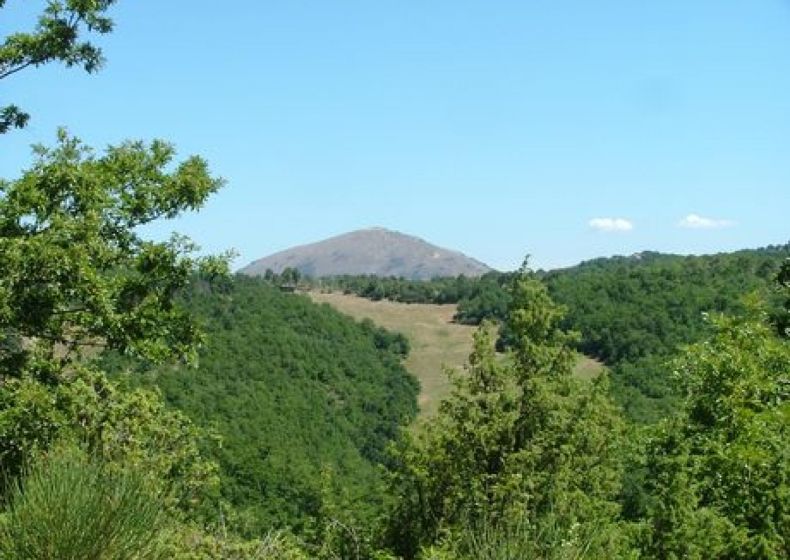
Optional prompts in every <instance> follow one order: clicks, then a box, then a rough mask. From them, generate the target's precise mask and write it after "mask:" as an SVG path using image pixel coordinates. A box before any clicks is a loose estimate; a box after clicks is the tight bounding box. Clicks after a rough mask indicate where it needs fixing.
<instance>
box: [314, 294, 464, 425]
mask: <svg viewBox="0 0 790 560" xmlns="http://www.w3.org/2000/svg"><path fill="white" fill-rule="evenodd" d="M310 295H311V297H312V298H313V300H314V301H317V302H321V303H328V304H329V305H331V306H332V307H334V308H335V309H337V310H338V311H340V312H342V313H345V314H347V315H350V316H352V317H354V318H355V319H365V318H368V319H371V320H372V321H373V322H374V323H376V324H377V325H380V326H382V327H384V328H386V329H389V330H392V331H397V332H400V333H403V334H404V335H406V337H407V338H408V339H409V342H410V343H411V352H410V353H409V357H408V358H407V359H406V363H405V366H406V369H408V370H409V371H410V372H411V373H412V374H413V375H414V376H415V377H417V379H419V380H420V385H421V387H422V389H421V391H420V397H419V404H420V411H421V412H422V413H423V414H432V413H433V412H435V411H436V409H437V407H438V406H439V401H441V399H442V397H444V396H445V395H446V394H447V393H448V391H449V389H450V383H449V382H448V380H447V376H446V375H445V373H444V367H445V366H448V367H453V368H458V369H461V368H462V367H463V366H464V364H465V363H466V360H467V358H468V357H469V352H470V351H471V350H472V335H473V334H474V332H475V327H471V326H468V325H458V324H456V323H453V322H452V320H453V315H455V305H431V304H422V303H395V302H392V301H371V300H369V299H364V298H360V297H356V296H351V295H343V294H338V293H332V294H319V293H312V294H310Z"/></svg>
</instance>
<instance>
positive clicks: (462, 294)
mask: <svg viewBox="0 0 790 560" xmlns="http://www.w3.org/2000/svg"><path fill="white" fill-rule="evenodd" d="M788 256H790V245H782V246H771V247H766V248H764V249H757V250H749V251H738V252H735V253H729V254H721V255H709V256H691V257H681V256H677V255H663V254H660V253H650V252H646V253H640V254H639V255H634V256H632V257H612V258H605V259H596V260H592V261H588V262H585V263H582V264H580V265H578V266H575V267H572V268H567V269H561V270H557V271H552V272H548V273H546V272H539V273H538V276H539V277H540V278H541V280H542V281H543V282H544V283H545V284H546V285H547V286H548V288H549V291H550V293H551V295H552V297H553V298H554V299H555V300H556V301H558V302H559V303H562V304H564V305H565V306H566V307H567V308H568V313H567V316H566V318H565V320H564V322H563V326H564V327H565V328H567V329H575V330H577V331H579V332H580V333H581V338H580V339H579V341H578V343H577V344H576V348H577V349H578V350H579V351H580V352H582V353H584V354H585V355H587V356H590V357H593V358H596V359H598V360H600V361H602V362H603V363H604V364H606V365H607V366H609V367H610V368H611V369H612V384H611V387H612V393H613V396H614V397H615V399H616V400H617V402H618V404H620V405H621V406H622V407H623V408H624V409H625V411H626V414H627V416H628V417H629V418H630V419H632V420H636V421H639V422H648V423H650V422H655V421H657V420H658V419H660V418H662V417H664V416H666V415H668V414H670V413H671V412H672V411H673V410H675V408H676V407H677V405H678V399H677V395H676V394H674V391H673V386H672V383H671V382H670V381H669V379H668V376H667V374H666V371H667V368H666V367H665V363H666V361H667V360H669V358H670V357H671V356H673V355H674V354H675V353H676V352H677V351H678V350H679V349H680V348H681V347H682V346H683V345H685V344H689V343H693V342H696V341H698V340H700V339H702V338H703V337H704V336H706V335H707V334H709V333H710V329H709V326H708V323H706V321H705V314H707V313H733V314H738V313H742V312H743V311H744V309H745V308H744V303H743V298H744V297H746V296H748V295H749V294H751V293H753V292H759V293H760V294H761V296H762V297H765V298H766V299H768V300H769V301H771V302H772V303H771V305H772V308H777V309H778V308H779V307H780V305H779V304H778V303H777V296H776V295H775V294H774V293H773V284H774V279H775V278H776V275H777V273H778V271H779V268H780V266H781V265H782V261H783V260H784V259H786V258H787V257H788ZM512 279H513V274H512V273H489V274H486V275H484V276H483V277H481V278H479V279H475V278H464V277H459V278H455V279H452V278H437V279H435V280H431V281H429V282H414V281H409V280H405V279H397V278H383V279H377V278H374V277H367V276H362V277H338V278H329V279H320V280H303V282H304V283H305V285H307V286H311V287H313V288H314V289H323V290H340V291H343V292H346V293H353V294H356V295H359V296H362V297H366V298H370V299H374V300H375V299H382V298H383V299H390V300H392V301H402V302H407V303H414V302H420V303H457V304H458V307H457V312H456V314H455V320H456V321H457V322H459V323H463V324H479V323H480V322H481V321H483V320H485V319H494V320H496V321H498V322H499V323H500V324H501V323H504V321H505V318H506V314H507V309H508V305H509V303H510V294H509V293H508V290H507V286H508V285H509V284H510V282H512ZM788 313H790V312H788V311H787V310H785V311H784V315H781V313H780V312H779V311H775V312H774V315H775V321H776V322H777V325H780V321H782V320H784V321H786V319H782V316H783V317H786V316H787V314H788ZM779 328H782V327H781V326H779ZM510 338H511V335H510V333H509V332H508V331H507V329H506V328H505V329H503V330H502V332H501V337H500V339H499V341H498V348H499V349H500V350H501V349H504V348H505V347H506V346H507V345H508V344H509V343H510Z"/></svg>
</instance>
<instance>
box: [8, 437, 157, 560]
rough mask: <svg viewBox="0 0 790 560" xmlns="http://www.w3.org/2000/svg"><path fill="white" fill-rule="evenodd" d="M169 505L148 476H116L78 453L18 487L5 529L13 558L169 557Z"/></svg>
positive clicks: (44, 461) (58, 454)
mask: <svg viewBox="0 0 790 560" xmlns="http://www.w3.org/2000/svg"><path fill="white" fill-rule="evenodd" d="M163 505H164V504H163V503H162V501H161V500H160V499H159V496H157V495H156V494H155V493H154V492H152V491H151V490H150V488H149V485H148V484H147V482H146V480H145V477H144V476H143V475H142V474H140V473H137V472H135V471H132V470H123V471H112V470H110V469H108V468H106V466H105V465H103V464H101V463H98V462H95V461H92V460H90V459H89V458H88V457H87V456H85V455H84V454H83V453H82V452H81V451H79V450H77V449H75V448H64V449H55V450H54V451H53V453H51V454H50V455H49V456H47V457H42V458H41V460H40V461H38V462H37V463H36V464H35V465H34V466H33V467H32V469H31V470H30V471H29V472H27V473H26V474H25V477H24V483H23V484H22V483H18V484H16V485H15V487H14V489H13V491H12V492H11V495H10V505H9V511H8V518H7V519H6V520H5V521H4V522H3V524H2V525H0V555H1V556H2V557H3V558H6V559H8V560H27V559H29V558H41V559H51V560H84V559H85V558H117V559H118V560H136V559H139V560H143V559H154V558H164V556H163V554H162V553H161V550H160V548H159V546H158V543H157V539H158V537H159V532H160V530H161V518H162V508H163Z"/></svg>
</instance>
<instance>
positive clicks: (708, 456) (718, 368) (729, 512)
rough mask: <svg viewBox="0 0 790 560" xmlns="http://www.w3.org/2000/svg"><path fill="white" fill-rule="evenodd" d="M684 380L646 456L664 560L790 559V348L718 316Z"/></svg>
mask: <svg viewBox="0 0 790 560" xmlns="http://www.w3.org/2000/svg"><path fill="white" fill-rule="evenodd" d="M713 325H714V328H715V335H714V336H713V337H712V338H711V339H710V340H708V341H705V342H702V343H699V344H696V345H693V346H691V347H689V348H688V350H687V351H686V352H685V354H684V356H683V357H682V358H680V359H679V360H678V361H677V364H676V372H677V376H678V378H679V381H680V383H681V386H682V388H683V392H684V394H685V395H686V397H685V400H684V403H683V408H682V412H681V414H680V415H679V416H678V417H677V418H675V419H672V420H670V421H667V422H665V423H664V424H663V425H662V426H661V428H660V429H659V430H658V432H657V434H656V435H655V437H654V438H653V440H652V442H651V444H650V446H649V453H648V460H647V465H648V467H649V476H648V477H647V480H648V482H649V488H650V489H651V491H652V493H653V495H654V502H653V505H652V508H651V510H650V521H651V524H652V528H653V533H652V540H651V541H650V542H649V543H648V545H647V546H646V550H647V552H648V554H650V555H651V556H652V557H656V558H661V559H664V558H667V559H669V558H710V559H715V558H743V559H747V558H748V559H753V560H756V559H779V558H787V557H788V555H790V443H789V442H790V433H788V426H790V391H789V390H788V387H789V385H788V383H789V382H790V379H789V378H788V374H789V373H790V343H788V341H787V340H785V339H781V338H777V337H776V336H775V335H774V333H773V332H772V330H771V328H770V326H769V325H768V324H766V323H765V322H763V321H761V320H757V319H732V318H720V319H716V320H715V321H713Z"/></svg>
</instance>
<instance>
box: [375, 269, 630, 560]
mask: <svg viewBox="0 0 790 560" xmlns="http://www.w3.org/2000/svg"><path fill="white" fill-rule="evenodd" d="M511 297H512V307H511V310H510V313H509V325H510V328H511V329H512V332H514V333H516V334H517V336H516V339H515V340H516V346H515V348H514V353H513V358H512V359H511V360H508V361H502V360H501V359H499V358H498V357H497V356H496V355H495V353H494V348H493V346H494V336H493V330H492V327H491V326H490V325H484V327H483V328H482V329H481V330H480V331H479V332H478V333H477V335H476V337H475V349H474V352H473V353H472V355H471V357H470V367H469V372H468V375H465V376H462V375H457V374H454V375H452V376H451V380H452V383H453V391H452V394H451V396H450V397H449V398H448V399H447V400H445V401H444V402H443V403H442V404H441V405H440V410H439V414H438V415H437V417H436V418H434V419H430V420H428V422H427V424H426V425H425V426H424V427H423V429H421V430H419V431H418V432H417V433H416V434H406V435H404V438H403V440H402V442H401V444H400V447H399V449H398V450H397V452H396V457H397V459H398V464H397V468H396V470H395V473H394V475H393V491H394V493H395V494H396V495H399V496H401V500H400V501H399V503H398V504H397V506H396V508H395V510H394V513H393V515H392V522H391V527H390V533H391V534H390V541H391V543H392V545H393V546H394V547H395V549H396V550H398V551H399V552H400V553H402V554H403V555H404V556H406V557H407V558H413V557H415V555H416V554H417V553H418V551H419V550H420V548H421V547H423V546H426V545H429V544H431V543H436V542H437V541H439V540H440V539H444V540H447V541H448V542H450V543H453V544H452V546H456V545H457V546H461V547H462V548H463V547H464V546H467V545H468V546H467V548H468V547H469V546H471V544H470V543H469V542H468V541H465V540H464V539H465V538H466V537H465V536H464V535H469V534H470V531H471V532H472V534H476V533H474V531H475V530H476V528H479V527H481V526H485V527H491V528H493V529H492V530H506V528H509V527H512V526H513V525H512V524H513V523H515V522H516V521H518V520H524V522H525V523H527V524H528V525H529V527H530V531H531V534H532V535H533V536H534V537H538V536H540V535H543V536H545V537H547V539H548V538H549V535H551V537H550V539H551V540H543V541H536V542H533V543H532V544H533V546H534V547H535V548H536V550H544V551H551V550H554V549H555V548H556V547H558V546H560V543H561V541H562V540H566V539H567V538H569V537H570V535H571V533H572V532H573V531H579V530H582V531H584V530H585V529H587V528H589V527H590V526H592V525H596V526H605V527H606V529H607V530H611V529H612V527H613V526H614V525H615V524H616V518H617V514H618V509H619V508H618V506H617V504H616V502H615V498H616V496H617V493H618V492H619V484H620V479H621V476H622V472H621V470H622V466H621V462H620V458H619V456H618V446H619V444H620V439H621V437H622V434H623V423H622V421H621V419H620V418H619V416H618V414H617V411H616V410H615V409H614V407H613V405H612V404H611V403H610V402H609V400H608V398H607V396H606V386H605V381H604V380H600V381H598V382H595V383H590V382H586V381H581V380H578V379H575V378H574V377H573V376H572V375H571V368H572V365H573V352H572V350H571V348H570V347H569V346H568V343H569V342H570V341H571V340H572V338H573V337H572V336H571V335H569V334H567V333H565V332H563V331H562V330H561V329H560V328H559V324H560V321H561V320H562V309H561V308H560V307H558V306H556V305H555V304H553V303H552V302H551V300H550V299H549V297H548V294H547V292H546V288H545V286H543V285H542V284H540V282H539V281H538V280H536V279H535V278H534V277H532V276H528V275H523V276H520V277H518V278H517V279H516V280H515V281H514V284H513V288H512V289H511ZM580 473H584V475H583V476H580ZM549 526H551V527H552V530H551V531H549V530H548V527H549ZM579 527H582V529H579ZM560 537H561V538H560ZM557 539H559V540H557ZM464 543H466V544H464ZM468 552H469V553H470V554H471V549H469V551H468ZM606 552H607V551H606V550H605V549H604V548H600V549H596V550H595V551H591V552H590V554H591V557H596V556H595V555H596V554H598V555H601V554H604V553H606ZM547 553H548V552H547Z"/></svg>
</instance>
